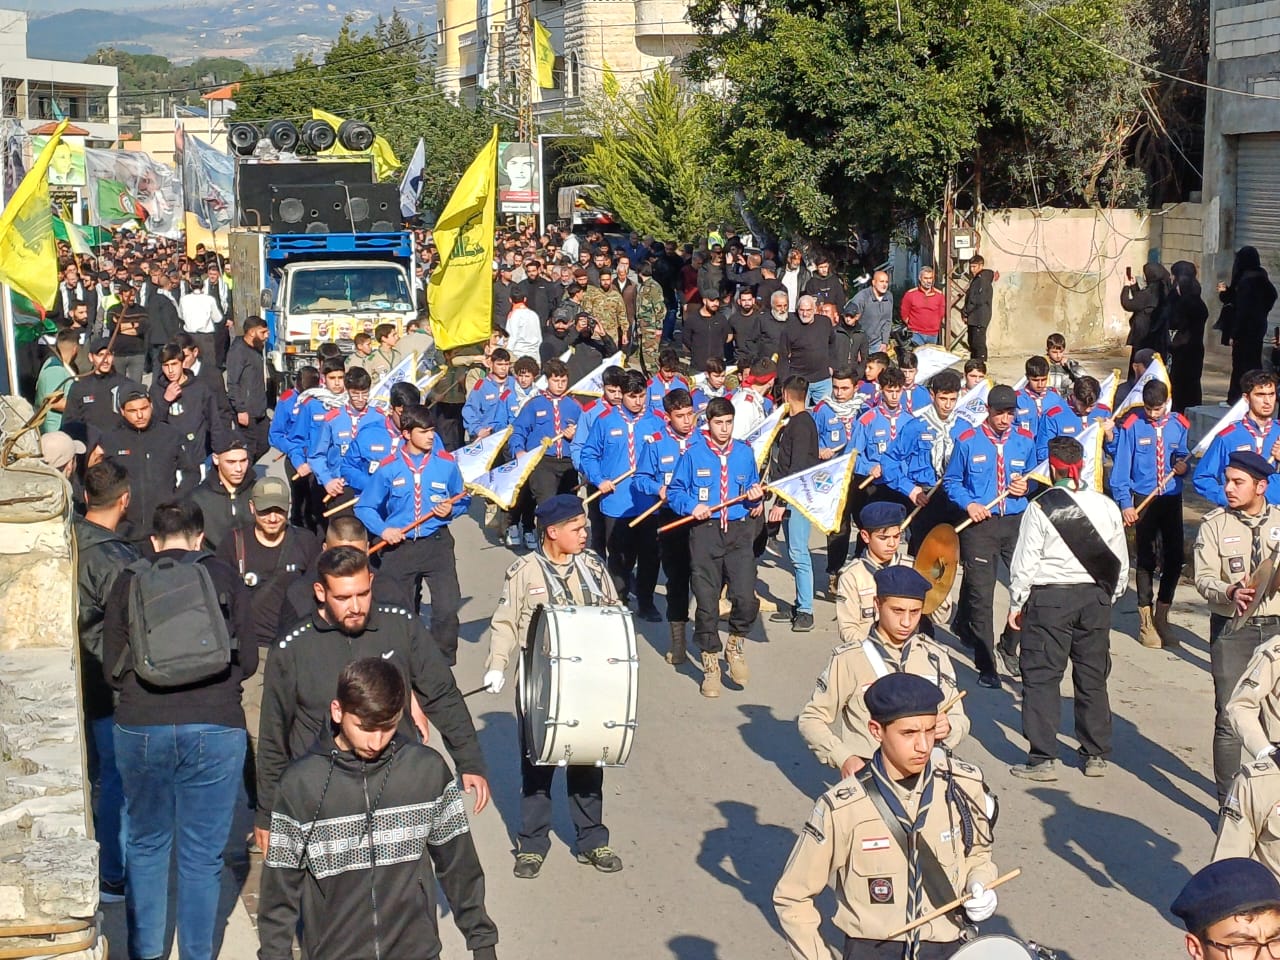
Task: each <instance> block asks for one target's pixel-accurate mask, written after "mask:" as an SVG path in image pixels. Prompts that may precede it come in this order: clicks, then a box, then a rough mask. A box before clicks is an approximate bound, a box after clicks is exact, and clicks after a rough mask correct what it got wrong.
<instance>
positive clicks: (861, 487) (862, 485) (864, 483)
mask: <svg viewBox="0 0 1280 960" xmlns="http://www.w3.org/2000/svg"><path fill="white" fill-rule="evenodd" d="M878 479H879V477H867V479H865V480H863V481H862V482H861V483H860V484H858V489H859V490H865V489H867V487H869V486H871V484H873V483H875V482H876V480H878Z"/></svg>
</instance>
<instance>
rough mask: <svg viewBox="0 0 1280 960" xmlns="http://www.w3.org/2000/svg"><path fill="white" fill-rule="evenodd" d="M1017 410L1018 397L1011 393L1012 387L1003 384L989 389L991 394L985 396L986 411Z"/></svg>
mask: <svg viewBox="0 0 1280 960" xmlns="http://www.w3.org/2000/svg"><path fill="white" fill-rule="evenodd" d="M1017 408H1018V395H1017V394H1016V393H1014V392H1013V387H1010V386H1007V385H1005V384H1003V383H1002V384H999V385H997V386H994V387H992V388H991V392H990V393H989V394H987V409H988V410H1016V409H1017Z"/></svg>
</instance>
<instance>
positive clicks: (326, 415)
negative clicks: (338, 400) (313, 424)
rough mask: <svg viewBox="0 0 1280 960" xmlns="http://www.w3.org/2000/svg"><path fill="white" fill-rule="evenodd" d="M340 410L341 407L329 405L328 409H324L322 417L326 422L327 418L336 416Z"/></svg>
mask: <svg viewBox="0 0 1280 960" xmlns="http://www.w3.org/2000/svg"><path fill="white" fill-rule="evenodd" d="M341 412H342V408H341V407H330V408H329V409H328V410H326V411H325V413H324V419H325V421H326V422H327V421H329V420H332V419H333V418H334V417H336V416H337V415H338V414H339V413H341Z"/></svg>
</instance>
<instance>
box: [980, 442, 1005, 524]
mask: <svg viewBox="0 0 1280 960" xmlns="http://www.w3.org/2000/svg"><path fill="white" fill-rule="evenodd" d="M982 432H983V433H985V434H986V435H987V439H988V440H990V441H991V445H992V446H993V447H995V448H996V493H997V494H1001V493H1004V445H1005V444H1006V443H1008V442H1009V436H1010V435H1011V434H1012V433H1013V428H1012V427H1010V428H1009V429H1008V430H1006V431H1005V432H1004V436H1003V437H997V436H996V432H995V431H994V430H992V429H991V424H990V422H987V423H984V424H983V425H982ZM997 507H998V508H999V510H1000V516H1002V517H1003V516H1004V500H1001V501H1000V503H999V504H997Z"/></svg>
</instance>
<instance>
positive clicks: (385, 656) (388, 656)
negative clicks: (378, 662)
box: [382, 650, 396, 660]
mask: <svg viewBox="0 0 1280 960" xmlns="http://www.w3.org/2000/svg"><path fill="white" fill-rule="evenodd" d="M395 655H396V652H395V651H394V650H388V651H387V652H386V653H384V654H383V655H382V659H383V660H390V659H391V658H392V657H394V656H395Z"/></svg>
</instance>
